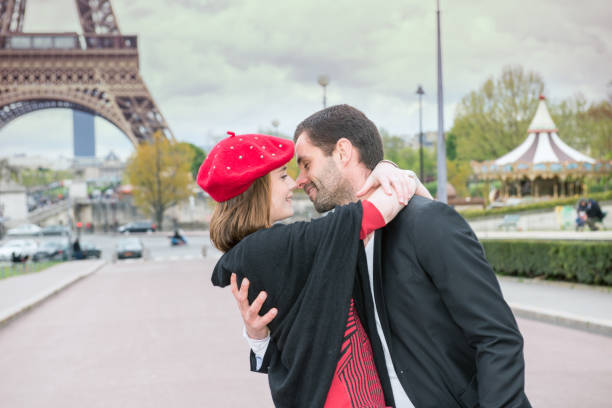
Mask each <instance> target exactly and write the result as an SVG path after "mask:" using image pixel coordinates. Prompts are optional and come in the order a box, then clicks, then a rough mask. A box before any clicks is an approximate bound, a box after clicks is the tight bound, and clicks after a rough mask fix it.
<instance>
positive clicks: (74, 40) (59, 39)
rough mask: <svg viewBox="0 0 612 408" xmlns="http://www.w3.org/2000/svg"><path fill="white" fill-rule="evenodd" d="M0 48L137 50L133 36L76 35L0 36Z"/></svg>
mask: <svg viewBox="0 0 612 408" xmlns="http://www.w3.org/2000/svg"><path fill="white" fill-rule="evenodd" d="M0 48H1V49H5V50H15V51H19V50H82V49H87V50H90V49H97V50H99V49H114V50H117V49H124V50H125V49H127V50H130V49H131V50H136V49H137V48H138V38H137V36H135V35H116V34H85V35H79V34H77V33H50V34H47V33H41V34H35V33H14V34H5V35H0Z"/></svg>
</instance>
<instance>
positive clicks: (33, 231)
mask: <svg viewBox="0 0 612 408" xmlns="http://www.w3.org/2000/svg"><path fill="white" fill-rule="evenodd" d="M6 235H7V236H9V237H15V236H40V235H42V228H40V227H39V226H38V225H34V224H23V225H20V226H18V227H16V228H11V229H10V230H8V232H7V233H6Z"/></svg>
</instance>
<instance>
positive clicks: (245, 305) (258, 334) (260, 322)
mask: <svg viewBox="0 0 612 408" xmlns="http://www.w3.org/2000/svg"><path fill="white" fill-rule="evenodd" d="M230 285H231V287H232V294H233V295H234V298H235V299H236V303H238V309H239V310H240V314H241V315H242V320H244V327H245V329H246V332H247V335H248V336H249V337H250V338H251V339H254V340H262V339H265V338H266V337H268V334H269V333H270V330H268V323H270V322H271V321H272V320H273V319H274V318H275V317H276V314H277V312H278V310H277V309H276V308H272V309H270V310H269V311H268V313H266V314H265V315H263V316H260V315H259V311H260V310H261V306H262V305H263V304H264V302H265V300H266V297H267V294H266V292H263V291H262V292H259V295H257V297H256V298H255V300H254V301H253V304H251V305H249V299H248V294H249V280H248V279H247V278H244V279H243V280H242V285H240V289H238V283H237V282H236V274H235V273H232V275H231V277H230Z"/></svg>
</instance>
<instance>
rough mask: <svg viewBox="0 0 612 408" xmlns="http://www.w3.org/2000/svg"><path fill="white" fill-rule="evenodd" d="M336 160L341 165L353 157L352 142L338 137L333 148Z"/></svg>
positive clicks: (347, 162) (344, 164)
mask: <svg viewBox="0 0 612 408" xmlns="http://www.w3.org/2000/svg"><path fill="white" fill-rule="evenodd" d="M334 156H335V157H336V160H337V161H338V162H339V163H341V164H342V165H343V166H346V165H347V164H349V162H350V161H351V158H352V157H353V144H352V143H351V142H350V140H348V139H347V138H344V137H343V138H341V139H338V141H337V142H336V148H335V149H334Z"/></svg>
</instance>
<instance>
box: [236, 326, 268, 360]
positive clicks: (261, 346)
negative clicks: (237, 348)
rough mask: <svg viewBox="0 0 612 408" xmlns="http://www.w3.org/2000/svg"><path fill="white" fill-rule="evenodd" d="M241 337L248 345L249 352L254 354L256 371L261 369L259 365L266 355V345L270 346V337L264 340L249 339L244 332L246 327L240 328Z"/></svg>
mask: <svg viewBox="0 0 612 408" xmlns="http://www.w3.org/2000/svg"><path fill="white" fill-rule="evenodd" d="M242 337H244V338H245V339H246V341H247V343H249V346H250V347H251V350H253V353H254V354H255V359H256V361H257V369H258V370H259V368H260V367H261V363H262V362H263V358H264V356H265V355H266V350H267V349H268V344H270V335H268V336H266V338H265V339H261V340H258V339H252V338H250V337H249V335H248V334H247V331H246V327H244V326H243V327H242Z"/></svg>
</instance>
